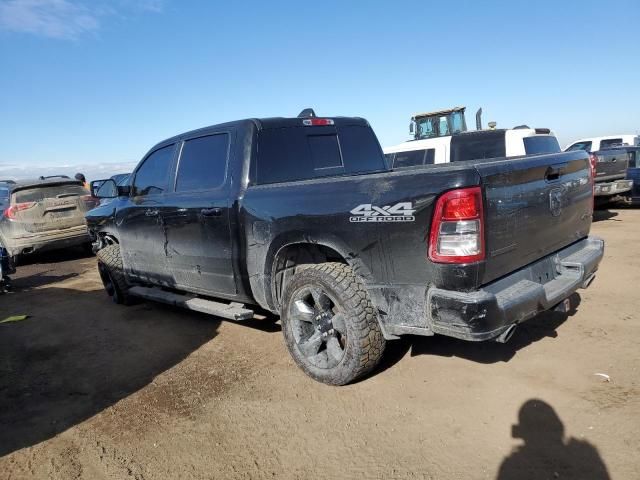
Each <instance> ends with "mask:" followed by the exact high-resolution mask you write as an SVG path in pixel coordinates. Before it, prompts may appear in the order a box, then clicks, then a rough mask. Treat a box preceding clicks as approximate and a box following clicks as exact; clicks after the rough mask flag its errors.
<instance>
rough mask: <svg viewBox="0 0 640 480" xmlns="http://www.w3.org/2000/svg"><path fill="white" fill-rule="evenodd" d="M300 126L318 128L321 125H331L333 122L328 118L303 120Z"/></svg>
mask: <svg viewBox="0 0 640 480" xmlns="http://www.w3.org/2000/svg"><path fill="white" fill-rule="evenodd" d="M302 124H303V125H305V126H307V127H312V126H313V127H318V126H322V125H333V120H331V119H330V118H305V119H304V120H302Z"/></svg>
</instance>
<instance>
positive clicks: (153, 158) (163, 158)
mask: <svg viewBox="0 0 640 480" xmlns="http://www.w3.org/2000/svg"><path fill="white" fill-rule="evenodd" d="M174 149H175V145H169V146H167V147H163V148H160V149H158V150H156V151H155V152H153V153H151V155H149V156H148V157H147V158H146V160H145V161H144V163H143V164H142V165H141V166H140V168H138V171H137V172H136V176H135V180H134V183H133V192H134V195H135V196H137V197H142V196H147V195H159V194H161V193H164V192H166V191H167V189H168V188H169V179H170V177H171V167H172V165H173V153H174Z"/></svg>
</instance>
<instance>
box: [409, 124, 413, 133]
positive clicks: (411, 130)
mask: <svg viewBox="0 0 640 480" xmlns="http://www.w3.org/2000/svg"><path fill="white" fill-rule="evenodd" d="M409 133H411V134H413V122H411V123H410V124H409Z"/></svg>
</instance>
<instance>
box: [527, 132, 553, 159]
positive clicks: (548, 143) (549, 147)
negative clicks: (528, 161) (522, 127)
mask: <svg viewBox="0 0 640 480" xmlns="http://www.w3.org/2000/svg"><path fill="white" fill-rule="evenodd" d="M522 140H523V141H524V151H525V153H526V154H527V155H534V154H543V153H558V152H559V151H560V144H559V143H558V139H557V138H556V137H553V136H551V135H536V136H533V137H524V138H523V139H522Z"/></svg>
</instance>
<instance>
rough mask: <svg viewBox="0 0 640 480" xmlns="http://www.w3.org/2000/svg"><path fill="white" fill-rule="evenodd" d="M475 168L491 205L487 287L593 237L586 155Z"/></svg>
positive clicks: (488, 212) (558, 155)
mask: <svg viewBox="0 0 640 480" xmlns="http://www.w3.org/2000/svg"><path fill="white" fill-rule="evenodd" d="M475 167H476V169H477V171H478V173H479V174H480V176H481V179H482V180H481V182H482V185H483V187H484V192H485V203H486V210H485V222H486V228H485V231H486V239H485V240H486V265H485V269H484V273H483V274H482V275H481V278H480V279H479V280H480V283H481V284H486V283H489V282H491V281H493V280H495V279H497V278H500V277H502V276H504V275H506V274H509V273H511V272H513V271H514V270H517V269H518V268H521V267H523V266H525V265H527V264H529V263H531V262H534V261H536V260H539V259H540V258H541V257H544V256H546V255H549V254H550V253H552V252H554V251H557V250H559V249H561V248H563V247H565V246H567V245H570V244H571V243H573V242H575V241H577V240H579V239H581V238H584V237H586V236H587V235H588V233H589V229H590V226H591V210H592V201H593V190H592V184H591V181H590V179H589V171H590V165H589V158H588V156H587V154H586V153H585V152H567V153H554V154H549V155H539V156H530V157H524V158H522V159H517V160H515V159H510V160H500V161H495V162H488V163H483V162H478V163H476V164H475ZM543 275H545V276H546V275H549V273H548V272H545V273H543ZM541 280H543V281H546V280H551V279H550V278H543V279H541Z"/></svg>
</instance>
